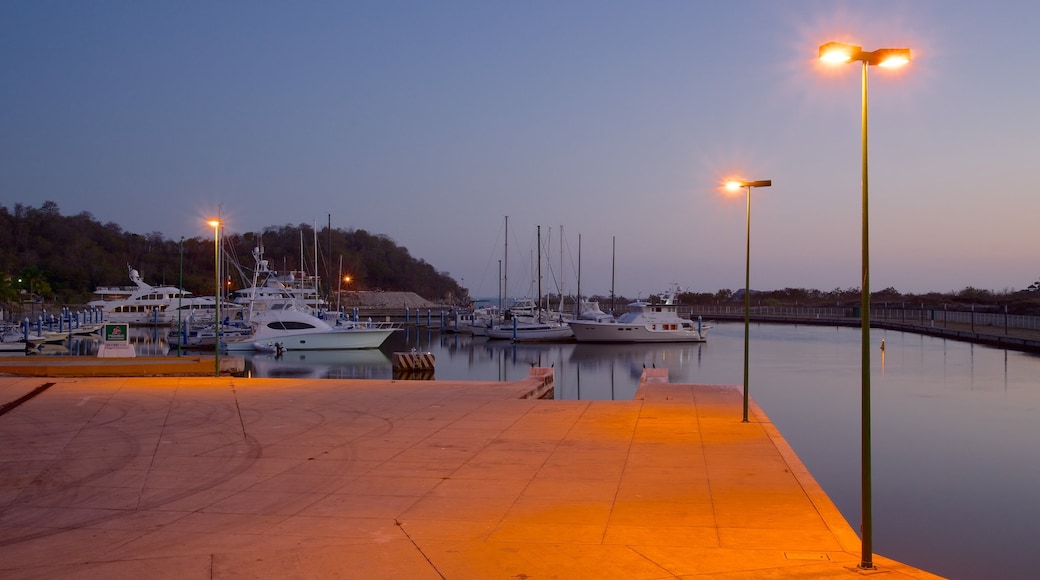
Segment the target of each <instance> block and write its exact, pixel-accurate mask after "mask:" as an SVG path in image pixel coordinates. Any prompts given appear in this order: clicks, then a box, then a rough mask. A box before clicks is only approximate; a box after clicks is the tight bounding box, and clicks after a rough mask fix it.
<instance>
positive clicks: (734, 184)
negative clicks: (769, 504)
mask: <svg viewBox="0 0 1040 580" xmlns="http://www.w3.org/2000/svg"><path fill="white" fill-rule="evenodd" d="M771 185H773V181H772V180H771V179H765V180H761V181H728V182H726V189H728V190H730V191H736V190H738V189H740V188H745V189H747V249H746V251H745V253H744V258H745V261H744V419H743V422H744V423H747V422H748V419H747V416H748V343H749V341H748V333H749V327H750V326H751V188H752V187H769V186H771Z"/></svg>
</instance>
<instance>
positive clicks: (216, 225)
mask: <svg viewBox="0 0 1040 580" xmlns="http://www.w3.org/2000/svg"><path fill="white" fill-rule="evenodd" d="M208 223H209V225H210V226H212V227H213V268H214V275H215V278H214V280H215V282H216V284H215V290H216V292H217V295H216V297H215V298H216V310H215V311H214V316H216V320H215V322H216V324H215V325H214V326H213V328H214V329H215V333H216V336H215V340H216V344H215V345H214V349H213V363H214V365H215V366H214V375H215V376H218V377H219V376H220V286H221V285H220V222H219V221H218V220H210V221H209V222H208Z"/></svg>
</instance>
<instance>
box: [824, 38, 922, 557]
mask: <svg viewBox="0 0 1040 580" xmlns="http://www.w3.org/2000/svg"><path fill="white" fill-rule="evenodd" d="M820 60H822V61H825V62H837V63H845V62H852V61H859V62H861V63H863V107H862V140H863V178H862V184H863V247H862V252H863V282H862V285H861V286H860V316H861V321H860V330H861V333H862V334H861V343H862V345H861V346H862V349H861V351H862V352H861V362H860V365H861V393H860V395H861V397H862V403H861V406H862V408H861V413H862V417H861V423H860V428H861V430H862V431H861V453H862V456H861V463H862V465H861V468H862V476H861V484H862V485H861V487H862V498H861V500H862V503H861V509H862V518H863V522H862V526H863V529H862V541H863V544H862V559H861V561H860V565H859V566H860V568H863V569H871V568H873V567H874V562H873V545H872V544H873V538H872V535H873V531H872V521H871V476H870V245H869V241H870V238H869V235H868V234H869V229H868V223H869V222H868V219H867V218H868V212H867V69H868V68H869V67H870V65H876V66H882V67H898V66H902V65H905V64H907V63H909V62H910V49H909V48H880V49H878V50H875V51H870V52H868V51H865V50H863V48H862V47H859V46H855V45H851V44H842V43H840V42H828V43H827V44H823V45H821V46H820Z"/></svg>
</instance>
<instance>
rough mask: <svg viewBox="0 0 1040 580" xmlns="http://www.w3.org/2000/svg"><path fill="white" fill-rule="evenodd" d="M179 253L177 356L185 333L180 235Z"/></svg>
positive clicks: (182, 246) (182, 254) (182, 262)
mask: <svg viewBox="0 0 1040 580" xmlns="http://www.w3.org/2000/svg"><path fill="white" fill-rule="evenodd" d="M180 254H181V258H180V273H179V274H178V277H177V288H178V292H177V356H181V344H182V343H183V342H184V335H185V332H184V326H183V324H184V323H183V322H181V305H182V304H183V300H182V299H183V296H184V236H181V243H180Z"/></svg>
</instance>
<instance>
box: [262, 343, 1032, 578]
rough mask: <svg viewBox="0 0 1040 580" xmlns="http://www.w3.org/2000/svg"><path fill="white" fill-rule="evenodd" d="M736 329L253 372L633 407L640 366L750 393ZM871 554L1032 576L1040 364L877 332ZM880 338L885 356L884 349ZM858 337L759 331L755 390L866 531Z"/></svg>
mask: <svg viewBox="0 0 1040 580" xmlns="http://www.w3.org/2000/svg"><path fill="white" fill-rule="evenodd" d="M743 338H744V327H743V324H742V323H731V324H727V323H720V324H718V325H716V327H715V328H714V329H713V330H712V331H711V333H710V334H709V342H707V343H705V344H696V345H579V344H567V345H512V344H509V343H503V342H488V341H487V340H486V339H482V338H478V339H474V338H472V337H469V336H464V335H441V334H439V333H437V332H434V331H427V330H419V331H416V330H415V329H414V328H413V329H410V330H409V331H408V332H401V333H397V336H394V337H393V338H392V339H391V341H389V342H388V343H387V344H385V345H384V346H383V348H382V349H380V350H371V351H358V352H329V353H325V352H312V353H304V352H290V353H286V354H285V355H284V356H283V357H282V358H281V359H280V360H276V359H275V358H273V357H272V356H270V355H255V356H253V357H252V358H250V359H249V360H248V368H249V372H250V374H251V375H252V376H262V377H313V378H390V377H392V376H393V372H392V369H391V363H390V355H391V353H393V352H400V351H409V350H411V349H412V348H415V349H417V350H419V351H423V352H425V351H429V352H433V353H434V354H435V355H436V361H437V370H436V373H435V374H436V378H437V379H459V380H466V379H469V380H516V379H520V378H523V377H525V376H526V375H527V371H528V368H530V367H531V366H532V365H539V366H552V367H554V368H555V369H556V387H557V391H556V397H557V398H558V399H584V400H609V399H617V400H630V399H631V398H632V396H633V395H634V393H635V390H636V387H637V386H638V382H639V375H640V374H641V372H642V370H643V367H644V365H645V366H647V367H650V366H656V367H658V368H668V369H669V376H670V380H671V382H675V383H710V384H743V368H744V367H743V354H744V353H743ZM871 339H872V343H873V344H872V346H871V349H872V367H873V368H872V375H871V383H872V402H873V404H872V417H873V421H872V422H873V424H872V429H873V442H872V444H873V482H874V483H873V484H874V494H873V506H874V507H873V517H874V550H875V552H877V553H879V554H882V555H885V556H888V557H891V558H894V559H896V560H900V561H903V562H906V563H908V564H912V565H915V566H918V567H921V568H924V569H926V570H929V571H931V572H934V573H937V574H940V575H943V576H947V577H951V578H1033V577H1035V576H1036V571H1035V565H1034V563H1033V557H1032V550H1033V549H1034V546H1035V544H1036V538H1037V537H1038V536H1040V501H1037V500H1036V490H1037V486H1038V484H1040V429H1038V426H1040V380H1038V379H1040V357H1037V356H1034V355H1030V354H1024V353H1019V352H1013V351H1003V350H997V349H993V348H989V347H982V346H977V345H971V344H968V343H962V342H955V341H949V340H944V339H941V338H933V337H925V336H920V335H915V334H907V333H901V332H893V331H884V330H877V329H875V330H874V331H873V334H872V337H871ZM882 340H884V341H885V346H886V348H885V350H884V351H882V350H881V348H880V345H881V341H882ZM859 341H860V331H859V329H856V328H830V327H817V326H785V325H754V326H752V327H751V347H750V348H751V365H750V369H751V370H750V392H751V396H752V398H753V399H754V400H755V401H756V402H757V403H758V404H759V405H760V406H761V407H762V408H763V409H764V410H765V412H766V413H767V414H768V415H769V417H770V418H771V419H772V420H773V422H774V423H776V425H777V426H778V427H779V428H780V430H781V432H782V433H783V435H784V437H785V438H787V440H788V441H789V442H790V444H791V445H792V447H793V448H794V449H795V451H796V452H797V453H798V456H799V457H800V458H801V459H802V461H803V462H804V463H805V464H806V465H807V466H808V468H809V470H810V471H811V472H812V474H813V475H814V476H815V477H816V479H817V480H818V481H819V482H820V484H821V485H822V486H823V488H824V489H825V490H826V491H827V493H828V495H829V496H830V497H831V499H832V500H834V502H835V503H836V504H837V506H838V508H839V509H840V510H841V511H842V513H843V514H844V515H845V517H846V519H848V520H849V522H851V523H852V525H853V527H854V528H858V526H859V521H860V513H859V512H860V487H859V485H860V480H859V478H860V441H859V418H860V366H859V365H860V362H859V361H860V342H859Z"/></svg>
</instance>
